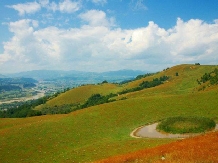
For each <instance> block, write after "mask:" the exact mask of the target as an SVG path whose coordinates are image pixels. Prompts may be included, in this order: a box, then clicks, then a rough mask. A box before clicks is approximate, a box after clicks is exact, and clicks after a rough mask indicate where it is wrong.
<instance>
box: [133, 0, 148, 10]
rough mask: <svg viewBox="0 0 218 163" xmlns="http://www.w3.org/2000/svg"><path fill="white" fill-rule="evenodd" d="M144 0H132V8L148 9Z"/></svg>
mask: <svg viewBox="0 0 218 163" xmlns="http://www.w3.org/2000/svg"><path fill="white" fill-rule="evenodd" d="M143 1H144V0H131V3H130V5H131V8H132V9H133V10H147V7H146V6H145V5H144V3H143Z"/></svg>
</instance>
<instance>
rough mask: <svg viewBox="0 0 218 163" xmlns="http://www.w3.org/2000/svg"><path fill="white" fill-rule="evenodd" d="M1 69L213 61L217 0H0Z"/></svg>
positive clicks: (216, 56) (217, 50) (217, 47)
mask: <svg viewBox="0 0 218 163" xmlns="http://www.w3.org/2000/svg"><path fill="white" fill-rule="evenodd" d="M0 11H1V15H0V22H1V23H0V35H1V37H0V73H3V74H4V73H9V72H20V71H29V70H39V69H49V70H52V69H55V70H80V71H95V72H99V71H110V70H120V69H135V70H145V71H146V70H147V71H159V70H162V69H164V68H166V67H170V66H173V65H177V64H183V63H197V62H199V63H201V64H217V63H218V1H217V0H201V1H199V0H174V1H173V0H17V1H13V0H7V1H0Z"/></svg>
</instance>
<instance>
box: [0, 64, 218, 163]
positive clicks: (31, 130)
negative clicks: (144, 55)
mask: <svg viewBox="0 0 218 163" xmlns="http://www.w3.org/2000/svg"><path fill="white" fill-rule="evenodd" d="M189 67H190V65H182V66H176V67H174V68H170V69H169V70H167V71H165V72H161V73H160V74H157V75H156V76H155V77H158V75H159V76H163V74H166V75H168V74H169V75H170V74H174V73H175V72H176V71H178V70H180V69H181V72H180V71H178V72H179V76H178V78H177V77H172V78H171V80H169V82H168V83H165V84H163V85H161V86H158V87H155V88H151V89H146V90H142V91H138V92H135V93H130V94H127V95H125V97H127V99H126V100H118V101H116V102H111V103H107V104H102V105H97V106H93V107H89V108H87V109H83V110H78V111H75V112H72V113H70V114H66V115H46V116H41V117H31V118H24V119H0V144H1V145H0V158H1V161H2V162H91V161H94V160H99V159H103V158H107V157H110V156H114V155H118V154H124V153H128V152H134V151H137V150H139V149H145V148H151V147H155V146H158V145H161V144H167V143H169V142H172V141H176V140H175V139H148V138H143V139H134V138H131V137H130V136H129V135H130V133H131V132H132V131H133V130H134V129H135V128H137V127H139V126H142V125H145V124H148V123H152V122H157V121H160V120H162V119H166V118H168V117H173V116H195V117H202V116H206V117H207V118H211V119H214V120H215V121H216V122H218V116H217V115H218V100H217V97H218V87H217V86H216V87H213V89H211V88H210V89H208V90H207V89H206V90H204V91H192V90H194V89H195V87H197V85H196V84H195V81H196V77H198V76H199V77H200V76H201V75H202V74H204V73H205V72H204V70H205V71H211V69H213V66H211V67H210V66H208V67H207V66H202V68H201V66H199V67H197V68H196V69H191V70H192V71H191V70H189ZM186 69H188V70H186ZM186 71H190V72H186ZM201 73H202V74H201ZM189 77H190V78H189ZM149 78H150V79H151V80H152V79H153V77H149ZM142 80H145V79H141V81H142ZM183 80H184V81H183ZM193 80H195V81H193ZM141 81H140V82H139V81H135V82H138V83H141ZM181 82H182V84H181ZM184 83H187V84H188V85H189V86H187V85H185V84H184ZM133 85H134V83H129V84H127V85H125V86H122V87H118V86H114V85H113V86H109V85H105V86H101V85H99V86H94V88H95V89H96V90H97V91H101V92H102V93H104V94H105V95H106V94H109V93H108V92H113V93H115V92H116V91H120V90H121V89H125V88H127V87H128V88H130V87H132V86H133ZM176 85H178V88H177V87H176ZM85 87H86V86H83V87H82V88H78V90H77V91H78V93H80V94H76V93H75V92H73V90H71V91H72V92H71V91H69V92H68V93H70V94H68V93H67V92H66V93H65V94H63V95H60V96H59V98H61V99H63V101H62V102H63V103H64V97H68V96H69V95H71V97H68V99H71V98H72V99H71V100H72V101H73V102H75V101H76V100H75V99H74V97H75V98H76V99H79V97H76V95H77V96H80V95H81V100H82V101H83V100H84V99H87V98H88V97H90V96H89V95H83V93H85V92H89V94H94V93H98V92H96V90H94V89H93V87H91V86H87V87H86V88H87V90H85ZM100 87H101V88H102V89H100ZM106 88H108V89H106ZM109 88H110V89H109ZM79 89H83V92H79ZM89 89H91V90H89ZM181 89H182V91H181ZM190 90H191V91H190ZM74 91H75V90H74ZM86 96H87V98H86ZM57 99H58V97H57ZM57 99H56V100H57ZM68 99H66V103H68V102H70V100H69V101H67V100H68ZM53 100H54V99H53ZM60 101H61V100H60ZM60 101H59V102H60ZM53 102H55V101H53ZM62 102H60V103H62ZM56 104H59V103H58V102H57V103H56Z"/></svg>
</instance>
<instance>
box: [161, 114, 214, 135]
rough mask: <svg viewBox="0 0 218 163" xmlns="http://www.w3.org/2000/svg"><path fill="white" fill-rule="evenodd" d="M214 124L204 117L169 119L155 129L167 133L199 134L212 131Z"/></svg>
mask: <svg viewBox="0 0 218 163" xmlns="http://www.w3.org/2000/svg"><path fill="white" fill-rule="evenodd" d="M215 126H216V123H215V122H214V121H213V120H211V119H209V118H205V117H170V118H167V119H165V120H163V121H162V122H160V123H159V124H158V126H157V129H158V130H160V131H164V132H167V133H173V134H184V133H201V132H205V131H208V130H211V129H213V128H214V127H215Z"/></svg>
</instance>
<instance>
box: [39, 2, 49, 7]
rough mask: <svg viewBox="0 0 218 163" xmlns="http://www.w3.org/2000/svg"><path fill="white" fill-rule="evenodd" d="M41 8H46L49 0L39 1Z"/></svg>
mask: <svg viewBox="0 0 218 163" xmlns="http://www.w3.org/2000/svg"><path fill="white" fill-rule="evenodd" d="M39 3H40V4H41V6H43V7H46V6H47V5H48V4H49V0H39Z"/></svg>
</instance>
